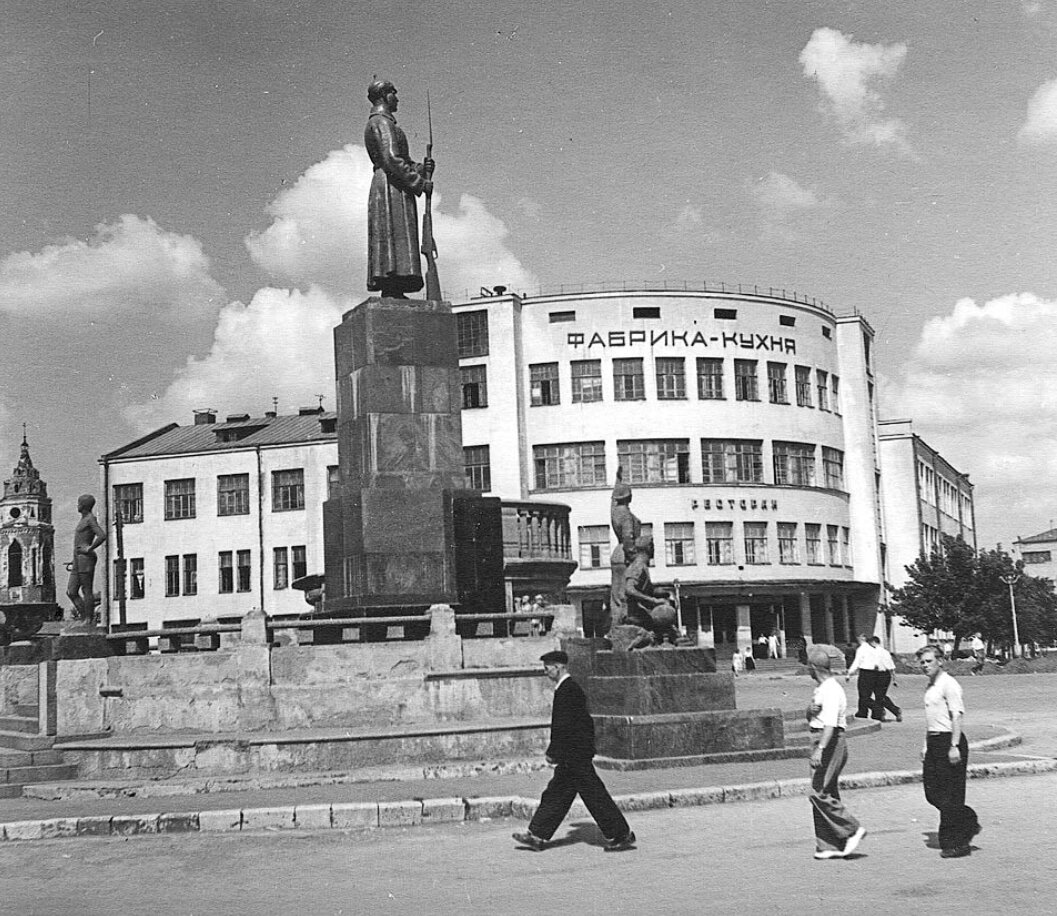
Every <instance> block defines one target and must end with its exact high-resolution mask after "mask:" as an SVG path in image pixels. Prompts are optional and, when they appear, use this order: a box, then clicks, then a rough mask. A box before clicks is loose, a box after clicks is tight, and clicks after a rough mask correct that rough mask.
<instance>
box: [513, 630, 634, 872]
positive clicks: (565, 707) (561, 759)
mask: <svg viewBox="0 0 1057 916" xmlns="http://www.w3.org/2000/svg"><path fill="white" fill-rule="evenodd" d="M540 661H542V662H543V670H544V672H545V673H546V675H547V677H548V678H549V679H550V680H551V681H553V682H554V706H553V708H552V710H551V740H550V744H549V745H548V746H547V762H548V763H550V764H553V765H554V775H553V776H552V777H551V781H550V782H549V783H548V784H547V788H546V789H544V790H543V797H542V798H541V799H540V804H539V808H537V809H536V813H535V814H534V815H533V816H532V820H531V821H530V822H529V825H528V830H521V831H518V832H516V833H515V834H514V839H515V840H516V841H517V842H518V843H520V844H521V845H522V846H528V847H529V848H530V849H535V850H536V851H539V850H542V849H544V848H546V846H547V844H548V843H549V842H550V839H551V837H552V836H554V832H555V831H556V830H557V829H558V826H559V825H560V824H561V822H562V821H563V820H564V819H565V815H566V814H568V813H569V808H571V807H572V803H573V802H574V801H575V800H576V796H577V795H579V796H580V798H582V799H583V801H584V804H585V805H586V806H587V810H588V811H589V812H590V813H591V817H593V818H594V819H595V823H596V824H598V826H599V828H600V829H601V831H602V835H603V836H604V837H605V838H606V850H607V851H612V852H619V851H622V850H625V849H631V848H632V847H633V846H634V845H635V834H634V833H633V832H632V830H631V828H630V827H629V826H628V822H627V820H625V818H624V815H623V814H621V813H620V809H619V808H618V807H617V805H616V802H614V801H613V798H612V796H610V794H609V790H608V789H606V787H605V785H604V784H603V782H602V780H601V779H599V778H598V773H596V772H595V766H594V763H592V759H593V758H594V756H595V726H594V721H593V720H592V719H591V714H590V712H588V709H587V697H586V696H585V694H584V692H583V689H582V688H581V687H580V685H579V684H577V683H576V681H574V680H573V679H572V678H571V677H570V676H569V656H568V655H567V654H566V653H565V652H563V651H561V650H560V649H559V650H555V651H553V652H546V653H544V654H543V655H541V656H540Z"/></svg>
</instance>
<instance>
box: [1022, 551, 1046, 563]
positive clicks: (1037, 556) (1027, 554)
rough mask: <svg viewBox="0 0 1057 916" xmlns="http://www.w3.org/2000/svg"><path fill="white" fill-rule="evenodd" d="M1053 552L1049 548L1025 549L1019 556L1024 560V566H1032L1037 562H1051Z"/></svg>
mask: <svg viewBox="0 0 1057 916" xmlns="http://www.w3.org/2000/svg"><path fill="white" fill-rule="evenodd" d="M1052 556H1053V553H1052V551H1049V550H1025V551H1024V552H1023V553H1022V554H1021V555H1020V558H1021V559H1022V560H1023V561H1024V565H1025V566H1034V565H1036V564H1038V563H1049V562H1051V559H1052Z"/></svg>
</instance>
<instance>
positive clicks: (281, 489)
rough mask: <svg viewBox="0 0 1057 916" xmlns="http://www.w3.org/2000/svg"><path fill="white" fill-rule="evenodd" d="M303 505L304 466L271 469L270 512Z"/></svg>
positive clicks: (287, 509) (292, 508) (297, 507)
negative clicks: (283, 469) (286, 469)
mask: <svg viewBox="0 0 1057 916" xmlns="http://www.w3.org/2000/svg"><path fill="white" fill-rule="evenodd" d="M304 507H305V471H304V468H291V469H290V470H288V471H272V512H290V511H293V510H294V509H304Z"/></svg>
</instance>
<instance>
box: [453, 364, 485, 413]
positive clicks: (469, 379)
mask: <svg viewBox="0 0 1057 916" xmlns="http://www.w3.org/2000/svg"><path fill="white" fill-rule="evenodd" d="M459 374H460V375H461V376H462V407H463V410H473V409H474V408H475V407H487V406H488V369H487V367H486V366H463V367H462V368H461V369H460V370H459Z"/></svg>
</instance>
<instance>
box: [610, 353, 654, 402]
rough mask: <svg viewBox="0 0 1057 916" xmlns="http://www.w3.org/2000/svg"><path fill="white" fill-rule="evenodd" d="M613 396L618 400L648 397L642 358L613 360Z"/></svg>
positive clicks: (635, 399) (634, 399) (639, 399)
mask: <svg viewBox="0 0 1057 916" xmlns="http://www.w3.org/2000/svg"><path fill="white" fill-rule="evenodd" d="M613 397H614V398H615V399H616V400H618V401H641V400H644V399H645V397H646V378H645V376H644V375H643V374H642V360H641V359H615V360H613Z"/></svg>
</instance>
